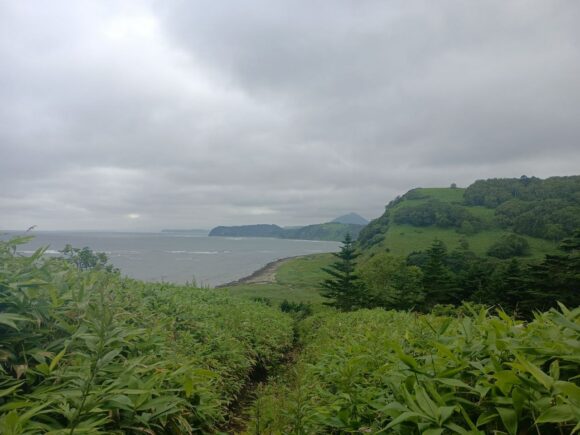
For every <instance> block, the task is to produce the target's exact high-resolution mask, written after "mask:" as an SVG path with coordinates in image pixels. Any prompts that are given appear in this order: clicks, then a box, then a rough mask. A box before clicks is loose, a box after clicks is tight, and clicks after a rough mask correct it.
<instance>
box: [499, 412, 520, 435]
mask: <svg viewBox="0 0 580 435" xmlns="http://www.w3.org/2000/svg"><path fill="white" fill-rule="evenodd" d="M496 409H497V412H498V414H499V416H500V417H501V421H502V422H503V425H504V426H505V428H506V429H507V431H508V433H509V434H510V435H517V433H518V417H517V414H516V411H515V409H511V408H496Z"/></svg>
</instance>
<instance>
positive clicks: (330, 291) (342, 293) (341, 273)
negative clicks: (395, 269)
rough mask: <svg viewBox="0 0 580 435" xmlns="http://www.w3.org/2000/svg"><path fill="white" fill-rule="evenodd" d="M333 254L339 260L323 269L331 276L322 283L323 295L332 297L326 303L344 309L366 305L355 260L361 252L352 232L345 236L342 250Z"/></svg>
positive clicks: (353, 308)
mask: <svg viewBox="0 0 580 435" xmlns="http://www.w3.org/2000/svg"><path fill="white" fill-rule="evenodd" d="M333 255H334V256H335V257H336V258H337V261H335V262H334V263H332V264H331V265H330V266H329V267H325V268H323V269H322V270H324V271H325V272H326V273H328V274H329V275H330V276H331V277H330V278H327V279H325V280H324V281H323V282H322V283H321V287H322V289H323V291H322V296H324V297H325V298H328V299H331V301H330V302H325V305H331V306H333V307H336V308H338V309H339V310H342V311H350V310H355V309H357V308H361V307H363V306H365V304H366V303H365V300H364V293H365V292H364V290H363V286H362V283H361V281H360V279H359V277H358V275H357V274H356V272H355V266H356V262H355V260H356V259H357V257H358V256H359V254H358V253H357V252H356V250H355V247H354V241H353V240H352V238H351V237H350V234H347V235H346V237H345V238H344V240H343V242H342V247H341V249H340V252H337V253H335V254H333Z"/></svg>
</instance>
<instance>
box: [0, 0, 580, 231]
mask: <svg viewBox="0 0 580 435" xmlns="http://www.w3.org/2000/svg"><path fill="white" fill-rule="evenodd" d="M579 22H580V2H578V1H572V0H513V1H512V0H510V1H506V0H486V1H478V2H466V1H462V0H440V1H432V0H423V1H421V0H417V1H409V0H377V1H375V0H362V1H361V0H317V1H312V0H309V1H305V0H287V1H286V0H278V1H271V0H251V1H250V0H247V1H246V0H240V1H235V2H232V1H215V0H208V1H197V0H192V1H186V0H163V1H154V0H150V1H149V0H140V1H131V0H98V1H97V0H95V1H89V0H86V1H85V0H78V1H77V0H69V1H60V0H51V2H50V4H48V3H47V2H45V1H41V0H36V1H34V0H30V1H14V0H0V228H2V229H26V228H28V227H29V226H31V225H37V228H38V229H39V230H56V229H61V230H63V229H64V230H66V229H68V230H79V229H97V230H126V231H133V230H134V231H156V230H160V229H162V228H212V227H213V226H216V225H236V224H252V223H276V224H279V225H305V224H312V223H319V222H325V221H328V220H331V219H333V218H335V217H337V216H339V215H341V214H345V213H348V212H351V211H354V212H357V213H359V214H361V215H362V216H364V217H366V218H368V219H371V218H376V217H378V216H380V215H381V214H382V212H383V210H384V206H385V205H386V204H387V203H388V202H389V201H390V200H392V199H394V198H395V196H396V195H400V194H403V193H405V192H406V191H408V190H409V189H412V188H414V187H446V186H449V185H450V184H451V183H457V184H458V185H459V186H467V185H469V184H470V183H472V182H473V181H475V180H476V179H482V178H494V177H519V176H521V175H524V174H525V175H527V176H538V177H542V178H544V177H548V176H554V175H572V174H579V173H580V26H578V23H579Z"/></svg>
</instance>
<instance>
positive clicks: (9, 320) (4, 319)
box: [0, 313, 33, 331]
mask: <svg viewBox="0 0 580 435" xmlns="http://www.w3.org/2000/svg"><path fill="white" fill-rule="evenodd" d="M15 322H33V320H32V319H29V318H27V317H24V316H21V315H19V314H14V313H0V324H1V325H6V326H9V327H10V328H12V329H16V330H17V331H19V330H20V329H18V326H17V325H16V323H15Z"/></svg>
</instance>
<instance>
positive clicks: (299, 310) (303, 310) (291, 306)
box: [280, 299, 312, 319]
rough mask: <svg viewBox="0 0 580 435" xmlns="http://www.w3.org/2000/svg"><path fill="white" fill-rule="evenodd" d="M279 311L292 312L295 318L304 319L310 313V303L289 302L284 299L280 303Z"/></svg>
mask: <svg viewBox="0 0 580 435" xmlns="http://www.w3.org/2000/svg"><path fill="white" fill-rule="evenodd" d="M280 311H282V312H283V313H288V314H292V315H293V316H294V317H295V318H298V319H304V318H306V317H308V316H310V315H311V314H312V305H311V304H307V303H304V302H290V301H288V300H287V299H284V300H283V301H282V303H280Z"/></svg>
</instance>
